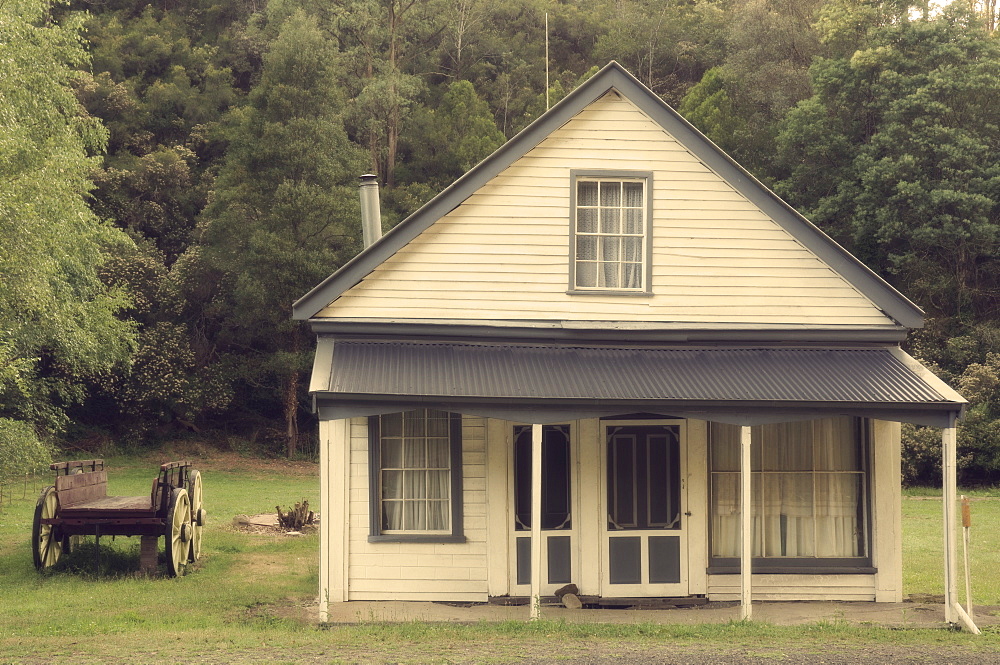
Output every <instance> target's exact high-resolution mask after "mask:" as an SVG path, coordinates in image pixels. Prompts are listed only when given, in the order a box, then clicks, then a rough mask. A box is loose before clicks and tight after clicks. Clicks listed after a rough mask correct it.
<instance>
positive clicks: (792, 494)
mask: <svg viewBox="0 0 1000 665" xmlns="http://www.w3.org/2000/svg"><path fill="white" fill-rule="evenodd" d="M761 485H762V490H763V492H764V519H763V524H764V528H765V529H766V530H767V533H766V536H765V544H766V547H767V551H766V552H765V554H766V555H768V556H815V547H814V542H815V532H814V522H813V478H812V474H811V473H781V474H768V473H765V474H762V480H761Z"/></svg>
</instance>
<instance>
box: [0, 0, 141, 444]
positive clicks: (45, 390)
mask: <svg viewBox="0 0 1000 665" xmlns="http://www.w3.org/2000/svg"><path fill="white" fill-rule="evenodd" d="M81 19H82V17H81V16H80V15H79V14H77V13H74V12H67V11H65V10H64V8H63V7H59V6H57V5H56V4H55V3H52V2H48V1H46V0H7V1H6V2H4V3H0V62H2V63H3V67H0V275H2V278H0V423H2V427H0V429H3V430H4V431H5V432H7V433H8V434H10V438H9V439H8V438H7V436H6V435H5V434H0V446H2V447H6V446H10V445H16V446H17V447H18V448H19V449H24V448H25V446H27V447H29V448H30V447H31V446H33V445H34V444H33V443H31V442H33V441H35V440H34V439H33V438H32V437H31V436H29V434H28V433H29V429H30V428H26V425H27V424H30V425H31V426H33V427H34V428H35V429H36V430H38V431H42V432H45V431H48V432H52V431H56V430H59V429H60V428H62V427H63V426H64V425H65V424H66V418H65V407H66V406H67V405H69V404H72V403H74V402H77V401H79V400H80V399H81V398H82V397H83V396H84V388H83V386H84V379H86V378H88V377H95V376H100V375H104V374H105V373H107V372H109V371H110V370H111V369H112V368H114V367H115V366H117V365H120V364H123V363H126V362H128V359H129V355H130V353H131V351H132V349H133V345H134V332H133V327H132V326H131V325H130V324H129V323H126V322H125V321H123V320H121V319H120V318H119V317H118V314H119V313H120V312H121V311H122V310H123V308H125V307H126V306H128V304H129V297H128V294H127V293H126V292H125V291H124V290H123V289H120V288H115V287H109V286H107V285H105V283H103V282H102V281H101V279H100V277H99V270H100V268H101V266H102V265H103V264H104V262H105V260H106V259H107V257H108V256H109V254H112V253H114V252H118V251H122V250H123V249H127V248H128V247H129V245H130V242H129V240H128V239H127V237H125V236H124V235H123V234H122V233H120V232H119V231H117V230H115V229H113V228H111V227H110V226H108V225H106V224H104V223H102V222H101V221H100V220H99V219H98V218H97V217H96V216H95V215H94V214H93V213H92V212H91V211H90V209H89V208H88V207H87V205H86V201H85V199H86V196H87V194H88V192H89V191H90V190H91V188H92V185H91V182H90V181H89V180H88V178H89V176H90V174H91V173H92V172H93V170H94V169H95V168H96V167H97V166H98V164H99V161H100V153H101V151H102V150H103V149H104V145H105V142H106V140H107V132H106V131H105V130H104V128H103V127H102V126H101V124H100V122H98V121H97V120H96V119H94V118H92V117H90V116H88V115H87V113H86V112H85V111H84V109H83V108H82V107H81V106H80V104H79V103H78V102H77V100H76V97H75V96H74V93H73V83H74V81H75V80H76V79H77V77H78V74H77V73H76V71H75V70H76V68H78V67H80V66H82V65H83V64H84V63H85V62H86V59H87V55H86V53H85V51H84V49H83V45H82V43H81V40H80V31H81V27H82V21H81ZM16 423H21V424H20V425H18V424H16ZM15 434H16V436H15ZM11 441H21V442H22V443H23V442H25V441H28V442H29V443H30V444H31V445H29V443H23V445H22V444H11ZM8 452H9V451H0V453H2V454H0V457H3V458H5V459H6V462H4V463H5V464H6V463H7V462H10V457H9V455H7V453H8ZM0 461H3V460H0Z"/></svg>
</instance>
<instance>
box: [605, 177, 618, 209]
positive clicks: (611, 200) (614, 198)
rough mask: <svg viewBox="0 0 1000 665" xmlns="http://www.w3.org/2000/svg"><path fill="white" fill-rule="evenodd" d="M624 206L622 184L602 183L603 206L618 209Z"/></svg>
mask: <svg viewBox="0 0 1000 665" xmlns="http://www.w3.org/2000/svg"><path fill="white" fill-rule="evenodd" d="M621 204H622V184H621V183H620V182H602V183H601V205H602V206H605V207H614V208H618V207H620V206H621Z"/></svg>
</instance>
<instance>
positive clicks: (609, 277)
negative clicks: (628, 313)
mask: <svg viewBox="0 0 1000 665" xmlns="http://www.w3.org/2000/svg"><path fill="white" fill-rule="evenodd" d="M618 269H619V265H618V264H617V263H602V264H601V286H606V287H607V288H609V289H617V288H618V287H619V286H621V285H620V284H619V283H618Z"/></svg>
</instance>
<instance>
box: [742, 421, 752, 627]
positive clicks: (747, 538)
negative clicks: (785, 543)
mask: <svg viewBox="0 0 1000 665" xmlns="http://www.w3.org/2000/svg"><path fill="white" fill-rule="evenodd" d="M750 441H751V438H750V426H749V425H743V426H741V427H740V535H741V536H742V538H741V541H742V543H741V547H740V619H749V618H750V614H751V613H752V607H753V606H752V605H751V581H750V580H751V574H752V563H751V562H752V556H753V540H752V537H751V536H752V533H751V528H752V526H751V516H752V513H753V507H752V505H751V503H750V500H751V499H750V497H751V494H750V478H751V473H750Z"/></svg>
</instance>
